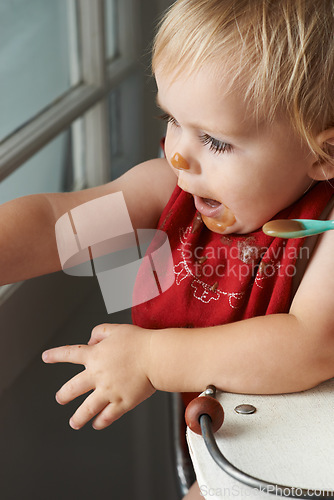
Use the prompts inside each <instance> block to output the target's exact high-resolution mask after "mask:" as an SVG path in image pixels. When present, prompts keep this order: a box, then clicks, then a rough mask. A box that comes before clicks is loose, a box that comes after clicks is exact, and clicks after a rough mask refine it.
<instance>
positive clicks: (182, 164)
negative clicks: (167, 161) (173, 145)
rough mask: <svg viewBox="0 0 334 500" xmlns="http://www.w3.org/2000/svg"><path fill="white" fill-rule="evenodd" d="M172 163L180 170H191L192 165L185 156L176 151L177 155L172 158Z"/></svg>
mask: <svg viewBox="0 0 334 500" xmlns="http://www.w3.org/2000/svg"><path fill="white" fill-rule="evenodd" d="M171 164H172V165H173V167H174V168H177V169H178V170H189V169H190V165H189V163H188V162H187V160H186V159H185V158H183V156H182V155H180V153H175V155H174V156H173V157H172V159H171Z"/></svg>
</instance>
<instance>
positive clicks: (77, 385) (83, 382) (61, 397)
mask: <svg viewBox="0 0 334 500" xmlns="http://www.w3.org/2000/svg"><path fill="white" fill-rule="evenodd" d="M92 389H94V384H93V383H92V381H91V378H90V377H89V375H88V374H87V371H86V370H84V371H83V372H80V373H78V374H77V375H75V376H74V377H73V378H71V380H69V381H68V382H66V384H64V385H63V386H62V387H61V389H59V391H58V392H57V394H56V401H57V403H59V404H60V405H66V404H67V403H69V402H70V401H72V400H73V399H75V398H77V397H78V396H81V395H82V394H85V393H86V392H88V391H91V390H92Z"/></svg>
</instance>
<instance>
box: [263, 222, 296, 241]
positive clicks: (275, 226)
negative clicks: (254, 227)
mask: <svg viewBox="0 0 334 500" xmlns="http://www.w3.org/2000/svg"><path fill="white" fill-rule="evenodd" d="M303 229H305V227H304V225H303V223H302V222H300V221H297V220H292V219H280V220H272V221H270V222H267V223H266V224H265V225H264V226H263V228H262V230H263V232H264V233H265V234H268V235H269V236H278V237H279V236H280V235H281V234H283V233H295V232H296V231H303Z"/></svg>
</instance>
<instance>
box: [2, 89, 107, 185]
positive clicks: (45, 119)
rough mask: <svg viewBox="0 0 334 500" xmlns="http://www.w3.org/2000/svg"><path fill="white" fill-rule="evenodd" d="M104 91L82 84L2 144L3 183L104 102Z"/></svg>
mask: <svg viewBox="0 0 334 500" xmlns="http://www.w3.org/2000/svg"><path fill="white" fill-rule="evenodd" d="M101 95H103V93H102V92H101V89H97V88H94V87H92V86H88V85H80V86H79V87H76V88H74V89H73V90H71V91H70V92H69V93H67V94H66V95H64V96H63V97H62V98H61V99H59V101H58V102H57V103H56V104H54V105H53V106H51V107H50V108H48V109H46V110H45V111H43V112H42V113H41V114H39V115H38V116H37V117H36V118H35V119H34V120H32V121H31V122H29V123H28V124H27V125H25V126H24V127H22V128H21V129H20V130H18V131H16V132H14V133H13V134H12V135H11V136H9V137H8V138H7V139H6V140H5V141H3V143H2V144H0V181H1V180H3V179H4V178H5V177H7V176H8V175H9V174H11V173H12V172H13V171H14V170H15V169H16V168H17V167H19V166H20V165H22V163H23V162H25V161H27V160H28V159H29V158H30V157H31V156H32V155H33V154H34V153H36V152H37V151H38V150H39V149H41V148H42V147H43V146H45V145H46V144H47V143H48V142H49V141H50V140H51V139H53V138H54V137H56V136H57V135H58V134H59V133H60V132H61V131H62V130H64V129H65V128H66V127H68V126H69V125H70V124H71V122H72V121H73V120H75V119H76V118H78V117H79V116H80V115H82V114H83V113H84V112H85V111H87V110H88V109H89V108H90V107H91V106H92V105H93V104H95V103H96V102H98V101H99V99H101Z"/></svg>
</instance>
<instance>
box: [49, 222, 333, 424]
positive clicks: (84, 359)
mask: <svg viewBox="0 0 334 500" xmlns="http://www.w3.org/2000/svg"><path fill="white" fill-rule="evenodd" d="M331 216H334V214H331ZM333 245H334V232H333V231H332V232H329V233H326V234H324V235H323V236H321V238H320V240H319V243H318V245H317V247H316V249H315V250H314V252H313V256H312V259H311V261H310V263H309V265H308V267H307V270H306V273H305V275H304V277H303V280H302V282H301V284H300V286H299V288H298V290H297V293H296V295H295V298H294V300H293V303H292V306H291V309H290V312H289V313H288V314H274V315H268V316H262V317H257V318H252V319H247V320H244V321H239V322H236V323H232V324H228V325H223V326H216V327H210V328H195V329H184V328H170V329H169V328H167V329H163V330H144V329H142V328H139V327H136V326H132V325H100V326H98V327H96V328H95V329H94V330H93V333H92V339H91V341H90V345H88V346H66V347H60V348H56V349H52V350H50V351H48V352H47V353H45V354H44V357H43V359H44V360H45V361H46V362H49V363H54V362H64V361H65V362H71V363H78V364H83V365H85V367H86V370H84V371H83V372H81V373H80V374H79V375H77V376H76V377H75V378H74V379H72V380H71V381H69V382H67V383H66V384H65V385H64V386H63V387H62V388H61V389H60V391H59V392H58V394H57V401H58V402H59V403H61V404H66V403H67V402H69V401H71V400H72V399H74V398H75V397H77V396H79V395H81V394H84V393H86V392H88V391H89V390H92V389H93V392H92V394H90V395H89V396H88V398H87V399H86V400H85V401H84V403H83V404H82V405H81V406H80V407H79V409H78V410H77V411H76V413H75V414H74V416H73V417H72V419H71V425H72V426H73V427H74V428H76V429H78V428H80V427H82V426H83V425H85V423H87V422H88V421H89V420H90V419H91V418H92V417H94V416H96V415H97V417H96V419H95V420H94V427H95V428H97V429H102V428H104V427H106V426H108V425H109V424H111V423H112V422H113V421H114V420H116V418H119V417H120V416H121V415H122V414H123V413H125V412H126V411H128V410H130V409H131V408H133V407H134V406H136V405H137V404H138V403H140V402H141V401H143V400H144V399H145V398H147V397H148V396H150V395H151V394H152V392H153V391H154V390H155V389H159V390H164V391H180V392H183V391H190V392H193V391H195V392H200V391H202V390H203V389H205V387H206V386H207V385H209V384H214V385H216V387H218V388H219V389H222V390H225V391H229V392H239V393H253V394H266V393H268V394H275V393H285V392H295V391H301V390H305V389H308V388H311V387H313V386H315V385H317V384H318V383H320V382H322V381H324V380H327V379H329V378H331V377H333V376H334V315H333V300H334V299H333V297H334V279H333V272H334V271H333V269H334V265H333V252H332V251H331V249H332V248H333Z"/></svg>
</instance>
